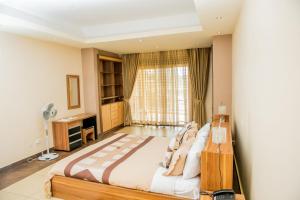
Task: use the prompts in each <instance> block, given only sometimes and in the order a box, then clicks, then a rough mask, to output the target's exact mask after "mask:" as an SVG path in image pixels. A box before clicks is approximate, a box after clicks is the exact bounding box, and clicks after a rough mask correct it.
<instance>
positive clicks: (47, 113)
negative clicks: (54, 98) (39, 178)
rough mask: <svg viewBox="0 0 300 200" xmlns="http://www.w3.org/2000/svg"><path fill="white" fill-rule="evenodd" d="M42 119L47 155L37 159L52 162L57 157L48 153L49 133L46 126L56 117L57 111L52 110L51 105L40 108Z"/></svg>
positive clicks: (52, 106) (52, 105)
mask: <svg viewBox="0 0 300 200" xmlns="http://www.w3.org/2000/svg"><path fill="white" fill-rule="evenodd" d="M42 113H43V119H44V129H45V133H46V137H45V141H46V147H47V153H46V154H43V153H42V155H41V156H40V157H38V159H39V160H53V159H55V158H57V157H58V154H57V153H50V151H49V133H48V124H49V120H50V119H51V118H53V117H55V116H56V114H57V110H56V109H55V108H54V104H53V103H49V104H46V105H45V106H43V107H42Z"/></svg>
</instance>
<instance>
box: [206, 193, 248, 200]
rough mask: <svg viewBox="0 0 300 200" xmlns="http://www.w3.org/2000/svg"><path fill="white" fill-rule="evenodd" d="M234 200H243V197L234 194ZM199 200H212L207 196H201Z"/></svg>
mask: <svg viewBox="0 0 300 200" xmlns="http://www.w3.org/2000/svg"><path fill="white" fill-rule="evenodd" d="M235 199H236V200H245V197H244V195H242V194H236V195H235ZM200 200H212V198H211V197H210V196H208V195H201V198H200Z"/></svg>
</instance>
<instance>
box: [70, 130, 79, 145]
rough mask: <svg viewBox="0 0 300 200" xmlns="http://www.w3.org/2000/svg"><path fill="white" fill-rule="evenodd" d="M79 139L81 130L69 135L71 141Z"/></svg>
mask: <svg viewBox="0 0 300 200" xmlns="http://www.w3.org/2000/svg"><path fill="white" fill-rule="evenodd" d="M78 139H81V132H78V133H74V134H72V135H69V143H71V142H74V141H76V140H78Z"/></svg>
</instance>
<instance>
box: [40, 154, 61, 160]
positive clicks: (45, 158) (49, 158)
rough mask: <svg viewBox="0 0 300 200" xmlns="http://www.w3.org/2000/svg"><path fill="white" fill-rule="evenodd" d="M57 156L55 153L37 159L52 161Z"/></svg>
mask: <svg viewBox="0 0 300 200" xmlns="http://www.w3.org/2000/svg"><path fill="white" fill-rule="evenodd" d="M58 156H59V154H57V153H46V154H43V155H41V156H39V157H38V159H39V160H54V159H55V158H57V157H58Z"/></svg>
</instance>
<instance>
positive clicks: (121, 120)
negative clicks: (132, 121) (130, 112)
mask: <svg viewBox="0 0 300 200" xmlns="http://www.w3.org/2000/svg"><path fill="white" fill-rule="evenodd" d="M123 123H124V104H123V102H119V103H118V125H121V124H123Z"/></svg>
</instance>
